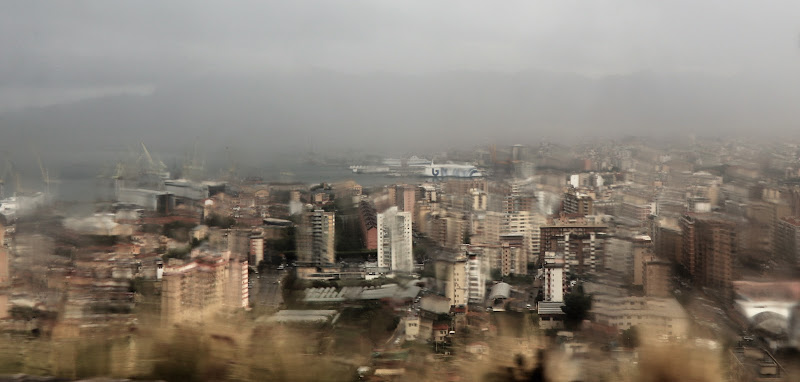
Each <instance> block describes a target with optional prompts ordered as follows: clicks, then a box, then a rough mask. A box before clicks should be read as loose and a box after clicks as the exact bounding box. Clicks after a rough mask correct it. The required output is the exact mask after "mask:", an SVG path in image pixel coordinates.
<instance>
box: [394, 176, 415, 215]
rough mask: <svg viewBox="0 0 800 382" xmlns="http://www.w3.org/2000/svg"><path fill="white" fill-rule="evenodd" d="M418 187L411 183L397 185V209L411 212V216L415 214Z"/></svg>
mask: <svg viewBox="0 0 800 382" xmlns="http://www.w3.org/2000/svg"><path fill="white" fill-rule="evenodd" d="M416 194H417V192H416V187H414V186H409V185H405V184H403V185H397V186H395V205H396V206H397V210H398V211H401V212H409V213H410V214H411V218H412V219H413V215H414V205H415V204H416V197H417V195H416Z"/></svg>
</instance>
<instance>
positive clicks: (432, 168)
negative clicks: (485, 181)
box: [420, 163, 483, 178]
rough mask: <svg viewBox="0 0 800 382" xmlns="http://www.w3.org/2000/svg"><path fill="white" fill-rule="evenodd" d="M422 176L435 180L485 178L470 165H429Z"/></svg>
mask: <svg viewBox="0 0 800 382" xmlns="http://www.w3.org/2000/svg"><path fill="white" fill-rule="evenodd" d="M420 175H422V176H427V177H434V178H446V177H452V178H477V177H481V176H483V174H482V173H481V172H480V171H478V169H477V168H476V167H475V166H473V165H469V164H433V163H431V164H429V165H427V166H425V167H423V168H422V170H421V171H420Z"/></svg>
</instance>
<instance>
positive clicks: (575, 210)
mask: <svg viewBox="0 0 800 382" xmlns="http://www.w3.org/2000/svg"><path fill="white" fill-rule="evenodd" d="M593 202H594V200H593V199H592V197H591V196H589V195H587V194H584V193H580V192H578V191H577V190H575V189H574V188H570V190H569V191H567V192H565V193H564V200H563V203H564V204H563V210H564V213H566V214H570V215H574V214H578V215H583V216H586V215H594V208H593Z"/></svg>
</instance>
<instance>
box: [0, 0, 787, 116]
mask: <svg viewBox="0 0 800 382" xmlns="http://www.w3.org/2000/svg"><path fill="white" fill-rule="evenodd" d="M3 3H4V4H3V11H2V12H0V52H2V54H0V111H4V110H10V109H16V108H19V107H22V106H28V105H37V104H40V103H53V102H60V101H63V100H66V99H74V98H86V97H91V96H95V95H97V94H108V93H118V92H120V91H133V92H147V91H148V90H149V89H151V88H152V87H154V86H157V85H158V84H160V83H162V82H163V81H166V80H169V79H171V78H175V77H181V76H192V75H215V76H253V75H255V76H258V75H274V74H284V73H296V72H304V71H312V70H330V71H336V72H346V73H356V74H362V73H398V74H430V73H439V72H447V71H454V70H474V71H488V72H518V71H526V70H550V71H558V72H568V73H578V74H583V75H588V76H594V77H597V76H606V75H615V74H627V73H633V72H640V71H649V72H655V73H676V72H678V73H681V72H693V73H704V74H711V75H731V74H737V73H743V72H761V73H771V74H774V75H786V74H791V75H792V76H795V75H796V74H797V72H798V69H799V68H800V65H799V64H800V49H799V48H798V47H799V45H800V37H799V36H800V17H798V16H800V2H798V1H769V2H753V1H740V0H733V1H731V0H727V1H721V0H720V1H708V0H700V1H698V0H692V1H688V0H687V1H642V0H617V1H569V0H567V1H565V0H557V1H556V0H553V1H530V0H524V1H500V2H496V1H485V0H484V1H472V0H458V1H432V0H421V1H410V0H402V1H401V0H395V1H379V0H364V1H354V0H348V1H331V0H325V1H298V0H292V1H263V0H260V1H235V2H229V1H216V2H208V1H196V0H192V1H126V2H122V1H107V0H100V1H30V0H20V1H4V2H3Z"/></svg>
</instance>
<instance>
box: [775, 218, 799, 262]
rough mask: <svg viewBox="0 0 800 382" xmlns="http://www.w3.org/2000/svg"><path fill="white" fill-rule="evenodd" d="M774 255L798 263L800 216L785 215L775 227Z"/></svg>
mask: <svg viewBox="0 0 800 382" xmlns="http://www.w3.org/2000/svg"><path fill="white" fill-rule="evenodd" d="M775 256H777V257H779V258H781V259H784V260H785V261H788V262H790V263H792V264H796V265H800V218H797V217H793V216H787V217H784V218H781V219H780V220H778V225H777V227H776V229H775Z"/></svg>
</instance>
